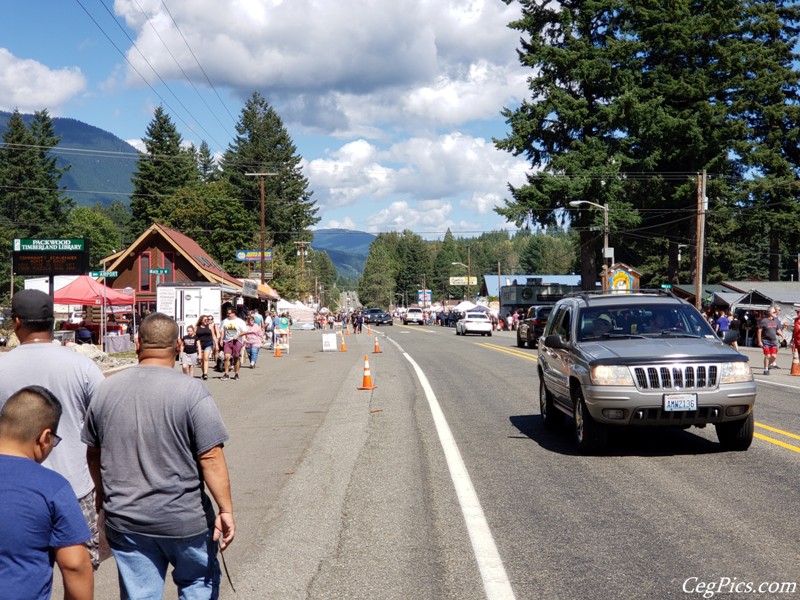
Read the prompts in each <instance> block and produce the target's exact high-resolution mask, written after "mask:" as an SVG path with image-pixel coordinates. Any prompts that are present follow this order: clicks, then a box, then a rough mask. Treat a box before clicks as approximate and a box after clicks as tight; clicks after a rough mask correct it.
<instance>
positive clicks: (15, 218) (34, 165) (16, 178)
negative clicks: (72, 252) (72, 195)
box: [0, 111, 71, 237]
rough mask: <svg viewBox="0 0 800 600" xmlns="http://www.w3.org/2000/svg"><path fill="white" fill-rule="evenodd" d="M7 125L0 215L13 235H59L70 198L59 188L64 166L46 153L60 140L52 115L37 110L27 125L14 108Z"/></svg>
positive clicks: (0, 158) (0, 157)
mask: <svg viewBox="0 0 800 600" xmlns="http://www.w3.org/2000/svg"><path fill="white" fill-rule="evenodd" d="M7 127H8V128H7V130H6V132H5V133H4V134H3V141H4V142H5V145H4V146H3V147H1V148H0V216H2V217H3V218H5V219H6V220H7V223H8V224H9V225H10V226H11V227H12V228H13V229H14V230H15V236H14V237H37V236H40V237H41V236H50V237H52V236H57V235H60V232H61V230H62V228H63V225H64V221H65V219H66V215H67V212H68V210H69V208H70V207H71V201H69V200H67V199H66V198H64V196H63V194H62V192H61V190H60V189H59V185H60V180H61V176H62V175H63V174H64V172H65V171H66V169H60V168H57V167H56V162H55V158H53V157H52V156H51V155H50V150H51V149H52V148H54V147H55V146H56V145H58V143H59V141H60V138H59V137H57V136H55V135H54V132H53V123H52V119H51V118H50V116H49V115H48V113H47V111H41V112H37V113H35V114H34V118H33V120H32V122H31V127H30V128H28V127H26V125H25V122H24V120H23V119H22V115H20V113H19V111H14V113H13V114H12V115H11V117H10V119H9V121H8V125H7Z"/></svg>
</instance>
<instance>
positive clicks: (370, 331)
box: [367, 325, 372, 334]
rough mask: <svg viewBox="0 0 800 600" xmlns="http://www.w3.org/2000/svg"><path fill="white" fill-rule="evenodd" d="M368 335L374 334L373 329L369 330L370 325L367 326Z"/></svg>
mask: <svg viewBox="0 0 800 600" xmlns="http://www.w3.org/2000/svg"><path fill="white" fill-rule="evenodd" d="M367 333H369V334H371V333H372V329H370V328H369V325H367Z"/></svg>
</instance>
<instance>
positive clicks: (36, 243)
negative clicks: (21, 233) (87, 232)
mask: <svg viewBox="0 0 800 600" xmlns="http://www.w3.org/2000/svg"><path fill="white" fill-rule="evenodd" d="M85 249H86V248H85V247H84V240H83V238H71V239H68V240H38V239H29V238H15V239H14V248H13V250H14V252H63V251H67V252H83V251H84V250H85Z"/></svg>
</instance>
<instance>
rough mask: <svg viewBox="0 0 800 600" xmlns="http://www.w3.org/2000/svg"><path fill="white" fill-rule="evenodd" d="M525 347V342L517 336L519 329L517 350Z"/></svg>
mask: <svg viewBox="0 0 800 600" xmlns="http://www.w3.org/2000/svg"><path fill="white" fill-rule="evenodd" d="M524 347H525V340H523V339H522V336H520V334H519V329H517V348H524Z"/></svg>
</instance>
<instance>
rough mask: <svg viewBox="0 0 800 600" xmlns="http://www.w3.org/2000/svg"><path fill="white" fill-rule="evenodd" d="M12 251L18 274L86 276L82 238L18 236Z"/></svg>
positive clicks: (86, 268) (86, 246)
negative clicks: (32, 237) (31, 237)
mask: <svg viewBox="0 0 800 600" xmlns="http://www.w3.org/2000/svg"><path fill="white" fill-rule="evenodd" d="M12 250H13V252H12V260H13V269H14V274H15V275H84V274H86V272H87V271H88V270H89V249H88V243H87V242H86V240H84V239H83V238H69V239H30V238H17V239H15V240H14V245H13V248H12Z"/></svg>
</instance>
